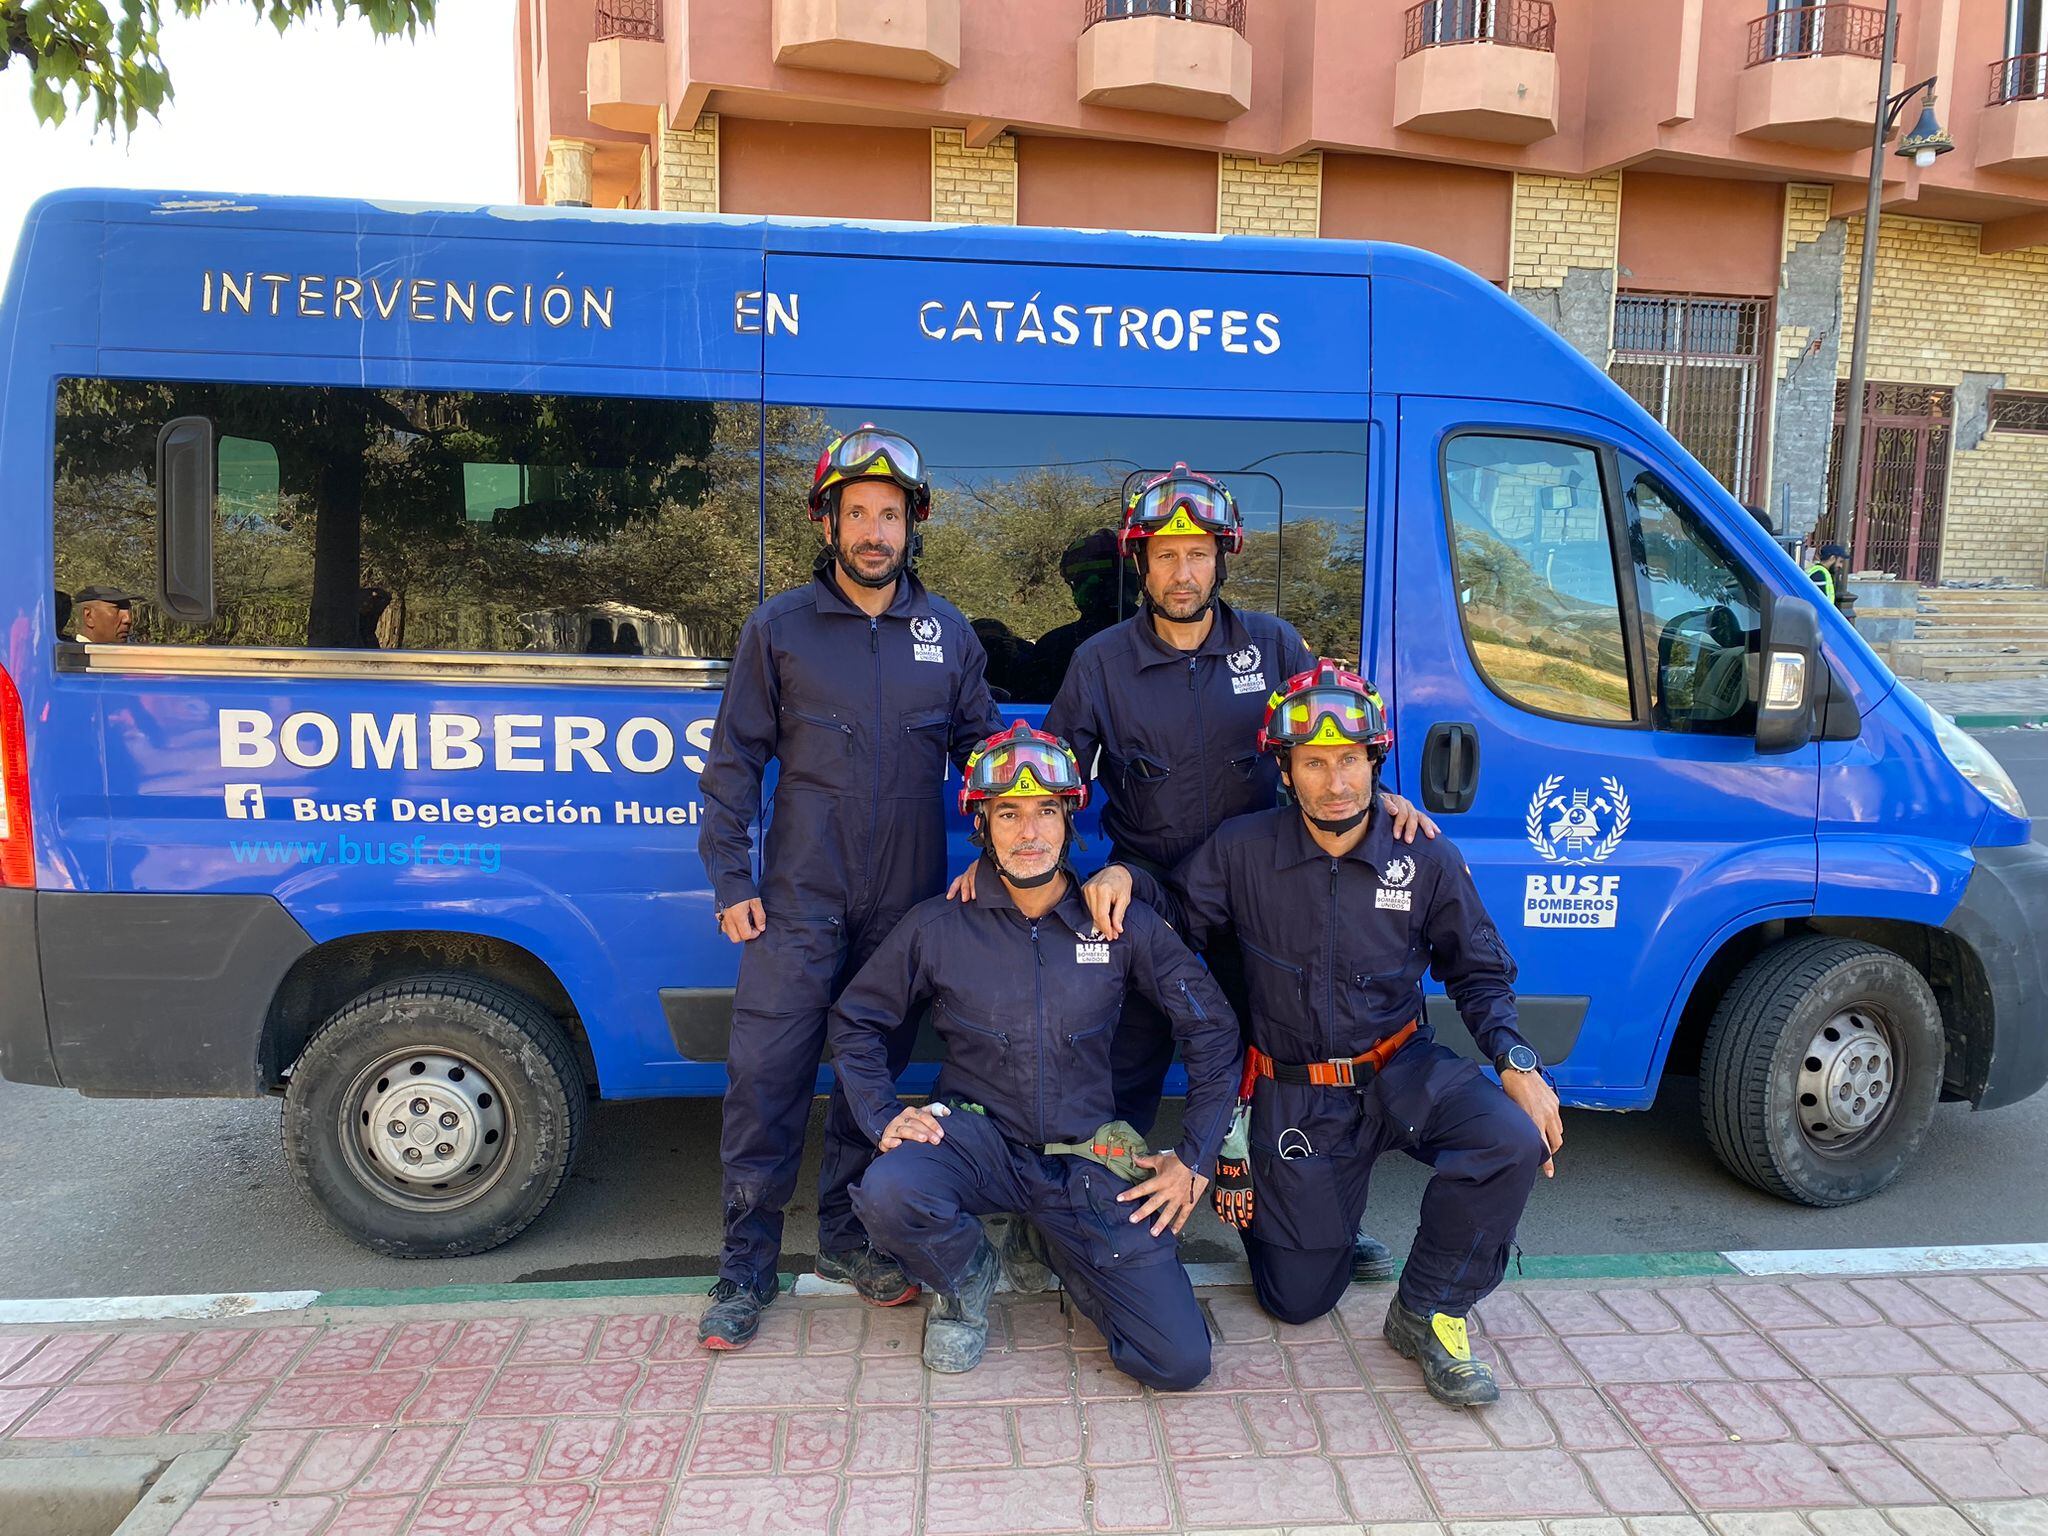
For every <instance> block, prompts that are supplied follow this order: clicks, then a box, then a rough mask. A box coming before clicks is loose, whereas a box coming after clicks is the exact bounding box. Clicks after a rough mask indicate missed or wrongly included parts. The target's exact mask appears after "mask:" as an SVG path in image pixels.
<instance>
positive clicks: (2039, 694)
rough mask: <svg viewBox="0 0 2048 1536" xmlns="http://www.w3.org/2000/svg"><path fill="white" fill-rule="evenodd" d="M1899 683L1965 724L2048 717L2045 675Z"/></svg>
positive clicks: (2025, 720) (1982, 724)
mask: <svg viewBox="0 0 2048 1536" xmlns="http://www.w3.org/2000/svg"><path fill="white" fill-rule="evenodd" d="M1900 683H1901V685H1902V686H1903V687H1907V688H1910V689H1912V690H1913V691H1914V692H1915V693H1917V694H1919V695H1920V697H1921V698H1923V699H1925V700H1926V701H1927V702H1928V704H1929V705H1930V706H1932V707H1933V708H1935V709H1938V710H1940V711H1941V713H1943V714H1944V715H1949V716H1952V717H1954V718H1955V719H1957V720H1959V721H1960V722H1961V723H1962V724H1963V725H1964V726H1965V727H1969V726H1973V725H1976V726H1985V725H2020V724H2026V723H2031V722H2034V721H2048V678H2042V677H2033V678H2024V679H2021V680H2018V681H2014V682H2005V683H1929V682H1922V681H1921V680H1919V679H1918V678H1912V679H1906V678H1902V679H1900Z"/></svg>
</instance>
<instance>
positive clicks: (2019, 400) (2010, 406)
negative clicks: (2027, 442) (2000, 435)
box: [1990, 389, 2048, 437]
mask: <svg viewBox="0 0 2048 1536" xmlns="http://www.w3.org/2000/svg"><path fill="white" fill-rule="evenodd" d="M1990 421H1991V430H1992V431H1993V432H2017V433H2022V434H2024V435H2026V436H2028V437H2048V395H2038V394H2028V393H2025V392H2022V391H2020V390H2017V389H1994V390H1993V391H1992V392H1991V418H1990Z"/></svg>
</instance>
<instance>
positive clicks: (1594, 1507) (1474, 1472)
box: [1415, 1451, 1620, 1520]
mask: <svg viewBox="0 0 2048 1536" xmlns="http://www.w3.org/2000/svg"><path fill="white" fill-rule="evenodd" d="M1595 1454H1601V1455H1617V1454H1620V1453H1618V1452H1598V1453H1595ZM1415 1461H1416V1466H1417V1468H1418V1470H1419V1471H1420V1472H1421V1474H1422V1482H1423V1485H1424V1486H1425V1487H1426V1488H1428V1490H1429V1492H1430V1496H1431V1497H1432V1498H1433V1499H1434V1500H1435V1501H1436V1506H1437V1508H1438V1509H1440V1510H1442V1511H1443V1513H1444V1515H1445V1517H1446V1518H1448V1519H1452V1520H1488V1519H1504V1518H1509V1517H1520V1518H1528V1517H1531V1516H1544V1515H1598V1514H1604V1513H1606V1507H1605V1506H1604V1505H1603V1504H1602V1503H1601V1501H1600V1497H1599V1495H1598V1494H1596V1493H1595V1492H1594V1491H1593V1489H1592V1486H1591V1484H1590V1483H1589V1482H1588V1480H1587V1477H1586V1473H1585V1471H1584V1470H1583V1469H1582V1468H1581V1467H1580V1465H1579V1464H1578V1463H1577V1462H1576V1461H1574V1460H1573V1459H1572V1458H1571V1457H1570V1456H1567V1455H1566V1454H1565V1453H1564V1452H1563V1451H1439V1452H1425V1453H1423V1454H1422V1455H1420V1456H1417V1457H1416V1458H1415Z"/></svg>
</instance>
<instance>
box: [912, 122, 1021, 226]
mask: <svg viewBox="0 0 2048 1536" xmlns="http://www.w3.org/2000/svg"><path fill="white" fill-rule="evenodd" d="M932 220H933V222H934V223H939V224H1014V223H1016V222H1017V140H1016V138H1015V136H1013V135H1011V134H1007V133H1005V134H1002V135H1000V136H998V137H997V138H996V139H995V140H994V141H993V142H991V143H990V144H989V145H988V146H987V147H985V148H982V149H971V148H969V147H968V144H967V135H966V134H965V133H963V132H962V131H961V130H960V129H958V128H934V129H933V130H932Z"/></svg>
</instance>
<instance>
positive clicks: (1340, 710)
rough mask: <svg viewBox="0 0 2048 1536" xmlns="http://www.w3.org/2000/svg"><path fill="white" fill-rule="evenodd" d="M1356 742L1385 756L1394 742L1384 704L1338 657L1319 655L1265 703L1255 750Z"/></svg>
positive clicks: (1370, 685) (1376, 756)
mask: <svg viewBox="0 0 2048 1536" xmlns="http://www.w3.org/2000/svg"><path fill="white" fill-rule="evenodd" d="M1346 742H1351V743H1355V744H1356V745H1358V746H1362V747H1364V748H1365V749H1366V750H1367V751H1368V752H1370V753H1372V754H1373V755H1374V757H1375V758H1379V757H1384V756H1385V755H1386V752H1387V749H1388V748H1389V747H1391V746H1393V744H1394V733H1393V730H1392V729H1391V728H1390V727H1389V726H1388V725H1387V707H1386V705H1385V704H1384V703H1383V702H1382V701H1381V699H1380V694H1379V690H1378V689H1377V688H1375V687H1373V685H1372V684H1371V683H1369V682H1367V681H1366V680H1365V679H1364V678H1362V677H1360V676H1359V675H1358V674H1357V673H1356V672H1348V671H1346V670H1345V668H1344V664H1343V663H1342V662H1341V661H1333V660H1332V659H1331V658H1330V657H1328V656H1324V657H1322V658H1320V659H1319V660H1318V661H1317V662H1316V664H1315V665H1314V666H1313V667H1310V668H1309V669H1308V671H1306V672H1297V673H1296V674H1295V675H1294V676H1293V677H1290V678H1289V679H1287V685H1286V686H1285V687H1284V688H1282V689H1281V690H1280V691H1279V692H1278V693H1276V694H1274V695H1273V697H1272V699H1271V700H1270V701H1269V702H1268V703H1267V705H1266V723H1265V724H1264V725H1262V726H1260V727H1259V750H1260V751H1261V752H1277V751H1279V750H1280V748H1282V747H1307V746H1316V747H1335V746H1342V745H1343V744H1344V743H1346Z"/></svg>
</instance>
